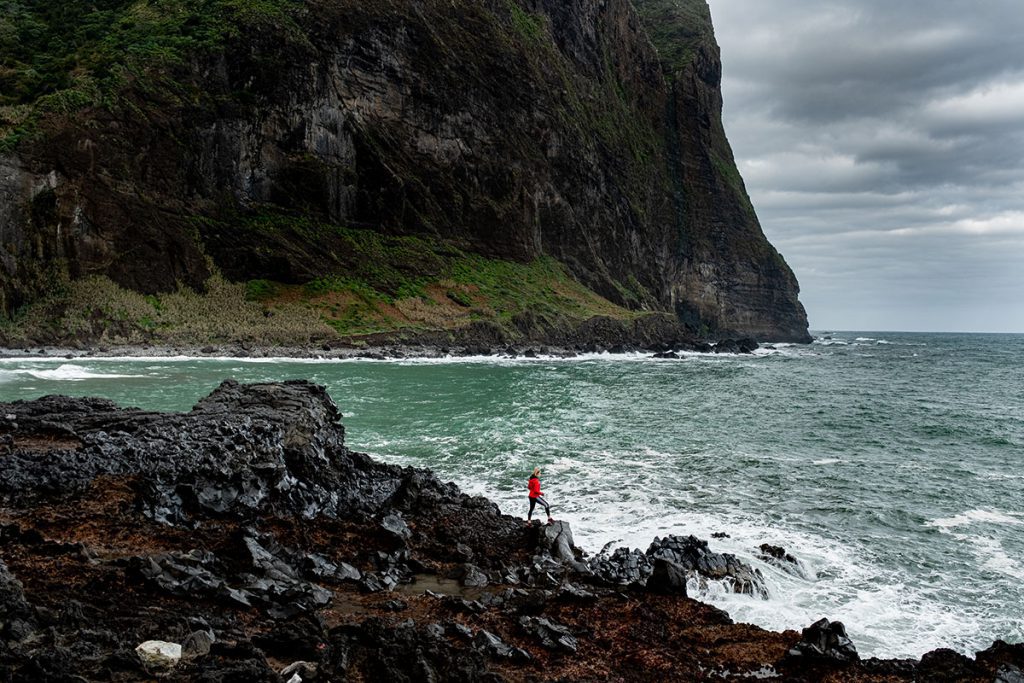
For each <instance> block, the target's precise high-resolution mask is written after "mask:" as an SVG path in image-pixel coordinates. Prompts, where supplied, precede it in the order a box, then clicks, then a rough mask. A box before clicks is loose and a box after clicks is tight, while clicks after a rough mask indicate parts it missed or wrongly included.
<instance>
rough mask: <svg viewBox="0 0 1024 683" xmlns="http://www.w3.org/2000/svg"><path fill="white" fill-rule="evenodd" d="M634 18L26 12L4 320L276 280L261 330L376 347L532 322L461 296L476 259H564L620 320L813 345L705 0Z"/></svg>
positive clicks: (11, 152) (656, 6) (2, 166)
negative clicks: (724, 91)
mask: <svg viewBox="0 0 1024 683" xmlns="http://www.w3.org/2000/svg"><path fill="white" fill-rule="evenodd" d="M635 4H636V8H637V9H634V6H633V5H631V4H630V3H629V2H628V1H627V0H574V1H573V2H565V1H564V0H515V1H513V0H484V1H482V2H481V1H473V2H470V1H469V0H455V1H454V2H453V1H452V0H424V1H423V2H417V3H409V2H403V1H399V0H375V1H374V2H364V1H357V0H315V1H312V2H306V3H299V2H293V1H291V0H266V1H264V2H252V1H249V0H232V1H230V2H229V1H227V0H202V1H198V0H197V1H192V2H189V1H185V0H166V1H165V2H160V3H150V4H146V5H139V4H137V3H128V2H118V1H111V2H106V3H100V4H99V5H96V6H94V7H92V8H91V9H89V8H79V9H75V10H69V12H70V13H71V15H72V16H70V17H68V16H65V15H62V14H60V13H58V12H48V11H47V10H45V9H39V7H38V6H36V5H32V4H28V3H25V4H22V3H14V4H13V6H12V7H13V8H14V11H12V12H11V13H10V15H9V17H8V18H6V19H4V20H3V21H4V22H5V24H4V28H5V29H6V30H4V31H0V35H7V36H10V35H14V36H15V38H16V39H17V40H16V41H11V40H10V39H8V41H7V42H6V43H4V42H2V39H0V45H2V46H3V48H4V61H3V67H4V68H3V70H0V83H2V84H3V86H4V87H3V88H2V89H0V90H2V91H3V92H4V102H3V103H4V104H5V105H6V106H4V107H3V108H2V116H0V125H2V126H4V128H3V129H2V131H0V133H2V134H4V138H3V142H2V143H0V150H3V152H2V156H0V241H2V243H3V246H4V249H3V250H0V255H2V256H0V260H2V267H0V285H2V292H3V298H2V301H0V304H2V309H3V311H4V313H6V314H7V315H8V316H10V315H11V314H12V313H14V312H15V311H17V310H18V309H19V308H21V307H22V306H24V305H25V304H29V303H32V302H37V301H40V300H46V301H48V302H50V304H51V305H53V302H54V301H56V300H57V299H60V295H61V294H62V293H65V292H68V291H72V292H73V291H75V283H76V282H82V281H83V280H85V279H88V278H90V277H94V276H100V277H101V278H103V279H105V280H109V281H111V282H112V283H115V284H116V285H118V286H120V287H123V288H126V289H127V290H130V291H133V292H139V293H141V294H144V295H151V296H153V297H157V301H159V297H161V296H162V295H164V294H166V293H170V292H175V291H178V290H179V288H180V287H182V286H184V287H187V288H190V289H193V290H196V291H199V292H203V291H205V290H207V289H209V288H210V278H211V275H214V276H215V277H219V278H223V279H225V280H227V281H231V282H241V283H254V282H255V283H258V284H257V286H256V290H257V292H256V294H257V297H256V298H261V299H262V300H264V303H265V304H266V306H267V307H268V309H269V308H271V307H272V306H273V305H276V304H277V303H280V302H281V301H284V302H285V303H287V302H288V300H289V299H290V298H291V299H294V298H296V296H301V298H303V301H304V302H305V303H306V304H308V307H312V308H313V309H314V310H315V311H316V312H317V314H318V315H319V316H320V318H321V319H322V320H324V321H325V322H326V323H328V324H329V325H330V328H328V329H331V328H333V329H334V330H335V331H337V332H341V333H345V332H352V331H362V329H361V328H358V327H353V326H351V325H349V322H351V320H352V319H353V318H354V317H355V316H354V310H355V309H353V308H352V306H353V305H355V306H357V307H358V306H363V307H364V308H366V309H367V310H368V311H370V313H372V314H373V315H375V316H377V317H376V318H375V319H374V320H375V322H376V323H381V322H382V321H381V317H382V315H383V314H381V311H382V310H384V309H386V308H387V306H391V305H396V303H399V302H404V303H405V308H402V307H401V306H398V308H399V309H400V311H401V315H399V314H398V313H394V314H393V316H392V317H394V318H396V319H400V320H415V322H416V324H417V325H420V326H426V327H430V326H431V322H430V320H429V316H426V315H420V317H418V318H417V317H415V316H414V315H413V314H411V313H409V312H408V311H407V310H406V309H409V308H415V305H413V304H410V303H409V302H410V301H412V300H414V299H419V300H420V301H422V302H425V304H426V305H433V304H435V303H436V304H443V305H447V304H448V302H446V301H445V299H446V298H447V299H448V300H454V301H455V302H456V303H460V304H462V305H463V306H464V307H465V308H467V309H472V308H474V305H475V307H477V308H484V309H487V310H486V311H485V312H484V314H485V315H490V316H492V317H493V318H495V319H496V320H498V321H499V323H501V322H502V321H504V320H505V319H507V317H508V316H509V315H513V314H516V313H522V312H523V310H524V308H525V307H524V306H523V305H522V304H518V309H517V304H515V303H513V304H510V305H495V304H493V301H492V299H491V298H489V295H488V293H487V292H486V291H484V290H485V289H486V283H484V282H481V281H480V279H479V277H477V279H475V280H474V279H472V278H470V279H469V280H466V281H463V280H460V279H459V274H460V273H463V272H464V271H466V270H469V271H472V270H473V268H474V266H475V265H479V264H476V262H474V261H473V259H475V258H477V257H479V258H483V259H486V260H487V261H486V265H487V266H488V267H494V264H495V263H497V264H504V263H508V264H522V265H529V264H536V263H547V262H546V261H544V259H551V260H552V261H553V263H554V266H553V267H554V268H555V269H557V270H558V271H559V272H564V273H565V274H566V276H567V277H568V279H569V280H571V281H572V282H573V283H578V284H579V285H582V287H583V288H585V289H586V290H589V292H592V293H594V294H596V295H597V296H599V297H600V298H601V300H602V301H607V302H609V305H612V306H615V307H617V308H618V309H621V311H622V313H621V315H623V316H628V315H629V313H628V311H641V310H646V311H672V312H674V313H675V314H676V315H677V316H678V317H679V319H680V321H681V322H682V323H683V324H684V325H685V326H686V327H687V328H689V329H690V330H691V331H693V332H694V333H697V334H701V335H704V336H714V335H717V336H725V335H738V334H743V335H753V336H756V337H758V338H761V339H765V340H798V341H808V340H809V338H808V336H807V321H806V315H805V314H804V311H803V308H802V307H801V305H800V304H799V302H798V300H797V292H798V287H797V283H796V279H795V277H794V276H793V274H792V272H791V271H790V269H789V268H788V267H787V266H786V264H785V262H784V261H783V260H782V258H781V257H780V256H779V255H778V253H777V252H776V251H775V250H774V249H773V248H772V247H771V245H770V244H769V243H768V242H767V240H766V239H765V237H764V235H763V234H762V232H761V230H760V227H759V225H758V223H757V218H756V216H755V214H754V211H753V209H752V207H751V205H750V202H749V199H748V198H747V196H746V192H745V190H744V188H743V184H742V180H741V179H740V177H739V174H738V172H737V171H736V167H735V163H734V162H733V158H732V153H731V150H730V149H729V146H728V142H727V141H726V138H725V134H724V131H723V129H722V124H721V118H720V112H721V95H720V90H719V80H720V73H721V66H720V62H719V57H718V48H717V45H716V44H715V41H714V36H713V32H712V31H711V27H710V16H709V11H708V8H707V6H706V3H705V2H704V1H703V0H679V1H677V2H665V1H664V0H637V2H636V3H635ZM637 10H639V12H638V11H637ZM75 12H77V13H78V14H77V15H76V14H75ZM33 22H34V23H33ZM83 26H84V27H85V28H83ZM26 27H28V28H26ZM29 29H32V30H31V31H30V30H29ZM62 30H64V31H70V32H72V35H71V36H65V35H63V34H62V33H61V31H62ZM33 31H34V32H33ZM652 38H653V42H652ZM33 40H34V41H35V42H34V43H33ZM40 52H45V53H46V54H45V57H46V59H45V60H42V61H40V59H39V57H40ZM51 53H52V54H51ZM44 66H45V67H46V68H43V67H44ZM47 69H49V70H47ZM40 74H41V75H40ZM8 93H11V94H8ZM453 254H454V255H455V256H454V257H453V256H452V255H453ZM467 260H468V266H467V263H466V261H467ZM533 277H534V273H532V272H529V273H527V275H526V276H525V278H524V277H523V273H522V271H521V270H516V267H515V266H512V267H511V270H509V271H508V272H505V270H502V272H501V273H500V275H499V279H502V283H501V286H502V287H507V286H509V285H510V283H514V282H515V281H517V280H523V279H526V280H529V279H531V278H533ZM543 282H544V284H543V285H542V286H540V289H541V290H547V289H550V290H555V291H556V292H558V296H557V297H554V299H552V302H553V303H552V308H553V310H552V311H549V312H545V311H543V310H541V311H540V314H541V315H542V316H547V317H548V318H557V317H558V316H560V315H561V316H564V315H569V317H573V316H574V315H575V316H576V317H578V318H583V317H586V315H589V314H592V313H594V312H595V310H594V306H593V305H591V304H589V303H588V304H586V305H582V306H581V307H580V310H578V311H577V310H575V309H574V308H573V309H567V308H566V305H565V299H566V295H563V294H562V293H561V290H560V289H559V287H558V286H556V285H554V284H551V283H550V282H551V281H549V280H547V279H544V281H543ZM325 283H326V284H325ZM311 284H312V285H314V287H313V291H311V290H310V285H311ZM295 288H302V289H299V290H297V289H295ZM252 289H253V287H252V286H250V287H249V289H248V290H247V291H248V292H249V294H250V295H251V294H252ZM499 289H500V287H499ZM325 290H328V293H330V294H332V295H333V296H334V300H327V299H325V298H324V296H322V295H323V294H324V293H325ZM296 291H298V292H299V294H298V295H297V294H295V292H296ZM55 296H56V299H55V298H54V297H55ZM460 297H462V299H460ZM558 297H561V298H558ZM573 297H575V298H573ZM581 297H584V295H582V294H581V295H579V296H576V295H573V296H572V297H569V298H570V299H573V301H577V300H580V298H581ZM250 298H253V297H252V296H250ZM339 298H340V300H339ZM513 298H515V297H513ZM64 301H65V303H64V304H63V305H64V306H65V308H66V307H68V306H71V307H74V306H80V307H81V306H82V304H81V303H80V302H77V301H76V300H75V298H74V297H65V298H64ZM541 303H544V302H543V301H542V302H541ZM573 305H574V306H575V304H573ZM128 308H131V307H130V306H127V307H125V309H126V310H127V309H128ZM531 308H533V309H536V308H538V306H537V305H533V306H532V307H531ZM154 309H155V311H154V312H153V315H151V316H146V315H142V316H136V317H134V318H132V319H130V320H127V324H128V325H129V326H131V325H135V326H136V327H139V326H141V327H143V328H144V327H145V320H144V319H145V318H158V317H159V313H160V311H161V306H160V305H159V303H154ZM118 312H119V311H118V310H110V309H109V308H102V307H99V308H95V309H90V310H85V309H84V307H83V311H82V312H81V315H80V317H84V318H86V319H89V318H92V319H98V318H103V319H104V321H108V320H118ZM598 312H599V311H598ZM403 316H404V317H403ZM51 317H53V316H52V315H51ZM127 317H130V316H127V315H125V314H124V313H123V311H122V312H121V315H120V323H121V324H122V326H123V325H124V324H126V320H125V318H127ZM383 317H387V316H383ZM441 317H442V319H443V322H442V323H439V324H447V322H450V321H452V320H456V319H458V321H459V322H465V320H463V318H465V319H467V320H468V319H472V318H476V317H480V316H479V315H475V314H473V313H472V312H471V311H469V312H467V313H466V315H465V316H463V315H461V312H460V314H459V315H455V314H454V313H453V314H451V315H447V317H446V316H441ZM548 322H550V320H548ZM383 323H384V327H386V326H387V321H386V320H385V321H383ZM104 325H107V327H109V325H108V324H107V323H106V322H104ZM105 329H106V328H105Z"/></svg>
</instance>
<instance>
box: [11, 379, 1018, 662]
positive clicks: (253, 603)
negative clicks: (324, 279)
mask: <svg viewBox="0 0 1024 683" xmlns="http://www.w3.org/2000/svg"><path fill="white" fill-rule="evenodd" d="M0 416H2V418H3V421H2V422H0V459H2V462H3V465H4V467H3V468H2V469H0V550H2V558H3V559H2V560H0V680H4V681H43V680H72V679H74V680H78V679H79V677H81V678H85V679H87V680H112V681H134V680H152V679H153V678H154V677H155V676H157V675H158V676H159V678H160V679H161V680H180V681H228V680H238V681H241V680H245V681H274V682H277V681H281V680H290V679H291V678H292V676H294V675H296V674H298V675H299V676H300V678H301V679H302V680H303V681H338V680H446V681H482V680H486V681H498V680H511V681H526V680H536V679H538V678H541V679H553V680H588V681H591V680H630V681H632V680H639V681H645V680H651V681H653V680H679V681H692V680H703V679H707V678H717V677H719V676H726V675H730V676H743V677H749V676H762V677H763V676H765V675H769V676H771V675H775V674H777V676H776V678H777V679H779V680H794V681H812V680H813V681H818V680H832V681H843V680H857V681H879V682H881V681H910V680H936V681H943V680H957V681H972V682H973V681H991V680H993V678H994V677H995V676H996V675H997V674H998V675H999V676H1002V677H1003V678H1002V680H1013V678H1012V676H1015V675H1018V673H1019V671H1020V668H1021V666H1022V665H1024V646H1020V645H1007V644H1005V643H996V644H995V645H994V646H993V647H992V648H990V649H988V650H986V651H984V652H982V653H979V654H978V656H977V658H975V659H970V658H967V657H963V656H962V655H958V654H956V653H953V652H951V651H947V650H938V651H936V652H934V653H930V654H929V655H926V656H925V658H924V659H922V661H921V662H914V661H896V662H894V661H881V660H866V661H858V659H857V657H856V655H855V651H854V650H853V646H852V644H850V643H849V642H848V641H846V640H844V638H845V635H844V633H845V632H842V631H841V629H842V627H841V626H837V625H835V624H833V625H832V627H833V628H832V630H828V629H826V630H825V631H823V630H822V628H821V624H818V625H815V626H812V627H810V628H809V629H806V630H805V631H804V634H803V638H801V635H800V634H799V633H796V632H794V631H787V632H785V633H772V632H768V631H764V630H762V629H759V628H757V627H754V626H750V625H747V624H733V623H732V621H731V620H730V619H729V617H728V615H726V614H725V613H724V612H722V611H721V610H718V609H716V608H714V607H710V606H707V605H703V604H701V603H699V602H696V601H693V600H690V599H688V598H687V597H686V595H685V585H686V582H687V581H688V580H691V578H692V579H693V580H697V581H700V580H701V577H703V579H704V580H712V579H716V578H722V577H724V576H727V575H729V574H730V573H731V574H732V575H742V574H743V572H745V571H749V567H745V565H742V563H740V562H738V561H737V560H736V559H735V558H732V556H727V555H717V554H715V553H713V552H711V551H710V550H709V549H708V548H707V544H706V543H704V542H702V541H699V540H698V539H694V538H692V537H691V538H682V537H668V538H666V539H663V540H658V539H656V541H655V543H653V544H652V546H651V548H650V549H649V551H648V553H647V554H644V553H640V552H639V551H634V552H630V551H628V550H625V549H621V550H620V551H616V552H615V553H613V554H612V555H611V556H610V557H605V556H600V557H601V558H604V559H596V560H595V559H591V560H590V561H589V562H588V561H587V558H586V557H585V554H584V553H583V551H581V550H580V549H579V548H576V547H575V546H574V545H573V543H572V535H571V530H570V529H569V527H568V525H567V524H565V523H563V522H556V523H554V524H552V525H550V526H537V525H526V524H525V523H524V521H523V520H522V519H521V518H513V517H509V516H507V515H502V514H501V513H500V512H499V511H498V509H497V507H496V506H495V505H494V504H493V503H491V502H489V501H487V500H485V499H483V498H478V497H477V498H474V497H469V496H466V495H464V494H462V493H460V492H459V490H458V489H457V488H456V487H455V486H454V485H453V484H445V483H442V482H440V481H438V480H437V478H436V477H435V476H434V475H432V474H431V473H430V472H428V471H425V470H417V469H412V468H400V467H395V466H390V465H384V464H381V463H377V462H375V461H373V460H372V459H370V458H369V457H367V456H365V455H361V454H358V453H354V452H352V451H349V450H348V449H347V448H346V447H345V445H344V438H343V437H344V430H343V428H342V426H341V425H340V424H339V423H338V419H339V417H340V415H339V413H338V410H337V407H336V406H335V404H334V402H333V401H332V400H331V398H330V397H329V396H328V395H327V394H326V392H325V391H324V389H323V388H322V387H319V386H316V385H313V384H310V383H307V382H301V381H296V382H287V383H283V384H253V385H240V384H237V383H235V382H231V381H228V382H225V383H223V384H222V385H221V386H220V387H218V388H217V389H216V390H215V391H214V392H213V393H212V394H210V396H208V397H206V398H204V399H203V400H201V401H200V402H199V403H198V404H197V405H196V407H195V408H194V409H193V410H192V411H190V412H188V413H154V412H146V411H141V410H133V409H121V408H118V407H116V406H114V405H113V404H111V403H110V402H109V401H104V400H98V399H72V398H66V397H46V398H42V399H38V400H35V401H29V402H17V403H8V404H0ZM634 560H635V561H634ZM652 564H653V568H652ZM693 572H695V574H693ZM648 577H649V580H647V581H646V586H645V585H644V580H645V579H648ZM823 623H824V624H825V626H828V622H823ZM836 628H838V629H839V630H838V631H837V630H836ZM816 629H817V630H816ZM826 631H827V633H826ZM822 633H824V634H825V635H822ZM830 634H831V635H830ZM833 636H835V637H833ZM150 641H160V643H161V644H159V645H154V644H153V643H152V642H150ZM812 641H813V642H812ZM146 643H149V644H148V645H146V646H145V647H143V648H142V649H141V650H137V648H139V647H140V646H141V645H143V644H146ZM154 648H157V649H160V650H163V651H167V652H169V653H171V655H172V656H170V657H162V658H160V661H159V663H154V662H155V660H147V659H145V656H144V655H145V652H147V651H149V650H153V649H154ZM837 648H838V649H837ZM834 652H840V654H843V656H835V655H834ZM847 652H853V653H854V654H853V655H851V656H845V653H847ZM179 653H180V658H179V656H178V655H179ZM156 667H159V669H157V668H156ZM947 673H948V675H947Z"/></svg>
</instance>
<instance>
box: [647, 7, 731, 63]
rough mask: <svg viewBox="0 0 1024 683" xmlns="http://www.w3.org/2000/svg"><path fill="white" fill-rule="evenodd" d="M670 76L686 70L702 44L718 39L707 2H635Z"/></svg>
mask: <svg viewBox="0 0 1024 683" xmlns="http://www.w3.org/2000/svg"><path fill="white" fill-rule="evenodd" d="M633 5H634V6H635V7H636V10H637V12H638V13H639V14H640V18H641V19H642V20H643V23H644V28H645V29H647V34H648V35H649V36H650V38H651V42H653V43H654V46H655V47H656V48H657V49H658V55H659V56H660V57H661V63H662V66H663V68H664V70H665V72H666V73H669V74H672V73H675V72H677V71H680V70H682V69H684V68H685V67H686V66H687V65H689V64H690V63H691V62H692V61H693V57H694V55H695V54H696V51H697V49H698V47H700V45H701V44H702V43H706V42H707V41H709V40H710V41H713V40H714V35H715V32H714V27H713V26H712V25H711V10H710V8H709V7H708V3H707V0H634V2H633Z"/></svg>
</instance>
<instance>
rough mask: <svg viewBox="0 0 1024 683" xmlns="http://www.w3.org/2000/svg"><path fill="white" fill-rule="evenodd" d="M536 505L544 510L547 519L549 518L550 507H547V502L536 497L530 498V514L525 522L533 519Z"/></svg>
mask: <svg viewBox="0 0 1024 683" xmlns="http://www.w3.org/2000/svg"><path fill="white" fill-rule="evenodd" d="M537 503H540V505H541V507H542V508H544V512H546V513H547V515H548V517H550V516H551V506H550V505H548V502H547V501H546V500H544V498H543V497H541V496H537V497H536V498H530V512H529V514H528V515H526V519H527V520H529V519H531V518H532V517H533V508H535V507H537Z"/></svg>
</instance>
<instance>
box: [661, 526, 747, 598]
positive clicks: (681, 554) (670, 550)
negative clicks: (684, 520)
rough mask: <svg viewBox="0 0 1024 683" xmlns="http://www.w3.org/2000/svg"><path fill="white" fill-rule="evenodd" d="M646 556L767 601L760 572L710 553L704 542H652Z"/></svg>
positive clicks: (667, 539)
mask: <svg viewBox="0 0 1024 683" xmlns="http://www.w3.org/2000/svg"><path fill="white" fill-rule="evenodd" d="M647 555H648V556H649V557H650V558H651V559H652V560H655V559H658V558H661V559H666V560H670V561H672V562H674V563H676V564H677V565H679V566H681V567H682V568H683V569H684V570H685V571H687V572H688V573H692V574H694V575H696V576H697V577H698V578H699V579H701V580H702V581H707V580H712V581H725V582H727V583H729V584H730V585H731V587H732V590H733V591H734V592H736V593H745V594H748V595H759V596H761V597H767V588H766V586H765V583H764V577H762V576H761V572H760V571H758V570H757V569H755V568H753V567H751V566H750V565H748V564H746V563H745V562H742V561H740V560H739V559H738V558H737V557H736V556H735V555H732V554H731V553H716V552H712V551H711V550H710V549H709V548H708V543H707V541H703V540H701V539H699V538H697V537H695V536H687V537H683V536H666V537H665V538H664V539H661V538H655V539H654V542H652V543H651V545H650V547H649V548H648V549H647Z"/></svg>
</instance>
